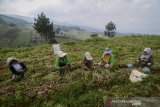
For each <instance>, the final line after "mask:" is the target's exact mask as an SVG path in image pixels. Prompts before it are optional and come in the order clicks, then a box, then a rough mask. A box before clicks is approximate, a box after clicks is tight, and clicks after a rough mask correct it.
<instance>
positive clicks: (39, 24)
mask: <svg viewBox="0 0 160 107" xmlns="http://www.w3.org/2000/svg"><path fill="white" fill-rule="evenodd" d="M33 28H34V29H35V30H36V31H37V33H39V34H40V36H41V37H43V38H45V40H46V42H49V43H51V42H56V40H55V39H54V37H55V32H54V31H53V22H50V21H49V18H47V17H46V15H45V14H44V13H43V12H42V13H41V14H40V15H39V14H38V17H37V18H34V26H33Z"/></svg>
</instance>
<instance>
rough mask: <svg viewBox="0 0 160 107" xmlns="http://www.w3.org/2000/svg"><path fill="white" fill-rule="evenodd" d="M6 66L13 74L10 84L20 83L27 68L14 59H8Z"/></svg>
mask: <svg viewBox="0 0 160 107" xmlns="http://www.w3.org/2000/svg"><path fill="white" fill-rule="evenodd" d="M7 65H8V66H9V69H10V71H11V72H12V74H13V76H12V79H11V81H12V82H16V81H20V80H21V79H22V78H23V77H24V73H25V72H26V71H27V67H26V66H25V65H24V64H23V63H22V62H21V61H19V60H18V59H16V58H8V59H7Z"/></svg>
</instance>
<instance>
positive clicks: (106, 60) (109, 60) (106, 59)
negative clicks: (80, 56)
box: [98, 48, 114, 70]
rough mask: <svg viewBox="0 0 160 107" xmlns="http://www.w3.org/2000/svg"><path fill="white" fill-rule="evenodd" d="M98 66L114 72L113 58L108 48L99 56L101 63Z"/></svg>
mask: <svg viewBox="0 0 160 107" xmlns="http://www.w3.org/2000/svg"><path fill="white" fill-rule="evenodd" d="M98 65H99V66H101V67H104V68H107V69H109V70H114V56H113V54H112V51H111V50H110V49H109V48H106V49H105V51H104V53H103V54H102V56H101V62H99V63H98Z"/></svg>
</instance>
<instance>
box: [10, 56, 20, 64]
mask: <svg viewBox="0 0 160 107" xmlns="http://www.w3.org/2000/svg"><path fill="white" fill-rule="evenodd" d="M13 60H16V61H18V59H16V58H14V57H10V58H8V59H7V65H9V64H10V63H11V62H12V61H13Z"/></svg>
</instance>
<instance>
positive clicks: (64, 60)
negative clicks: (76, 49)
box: [55, 51, 71, 74]
mask: <svg viewBox="0 0 160 107" xmlns="http://www.w3.org/2000/svg"><path fill="white" fill-rule="evenodd" d="M57 55H58V57H57V58H56V62H55V69H56V70H57V71H58V72H59V74H63V73H64V72H65V71H70V70H71V64H70V61H69V58H68V56H67V53H63V51H59V52H58V53H57Z"/></svg>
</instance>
